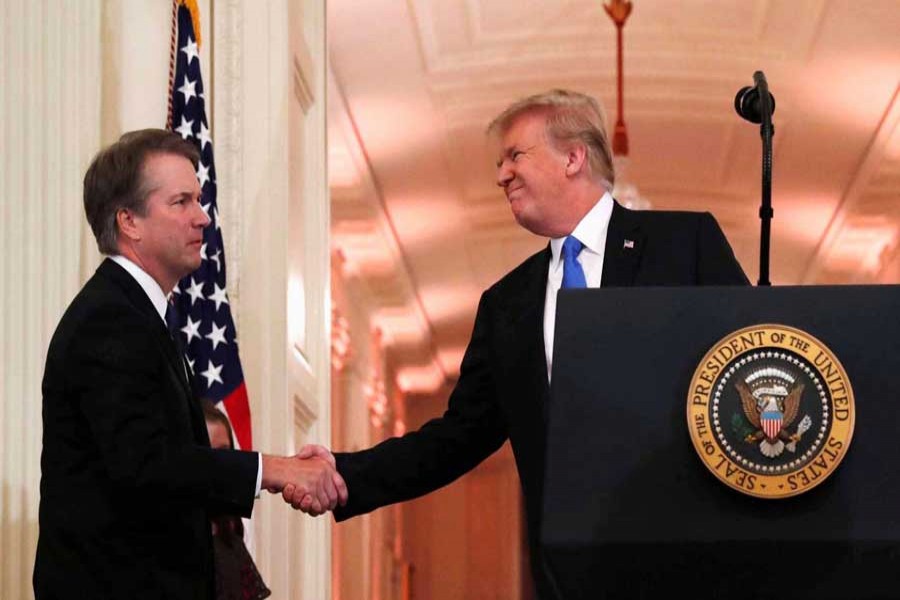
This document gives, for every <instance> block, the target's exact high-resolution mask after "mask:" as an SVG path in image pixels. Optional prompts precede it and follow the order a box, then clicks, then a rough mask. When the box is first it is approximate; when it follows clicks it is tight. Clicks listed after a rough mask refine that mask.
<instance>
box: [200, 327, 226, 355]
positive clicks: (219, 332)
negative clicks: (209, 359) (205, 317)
mask: <svg viewBox="0 0 900 600" xmlns="http://www.w3.org/2000/svg"><path fill="white" fill-rule="evenodd" d="M204 337H205V338H206V339H208V340H209V341H210V342H212V347H213V350H215V349H216V348H217V347H218V346H219V344H227V343H228V342H226V341H225V326H222V327H219V326H218V325H216V324H215V322H213V324H212V331H210V332H209V333H207V334H206V335H205V336H204Z"/></svg>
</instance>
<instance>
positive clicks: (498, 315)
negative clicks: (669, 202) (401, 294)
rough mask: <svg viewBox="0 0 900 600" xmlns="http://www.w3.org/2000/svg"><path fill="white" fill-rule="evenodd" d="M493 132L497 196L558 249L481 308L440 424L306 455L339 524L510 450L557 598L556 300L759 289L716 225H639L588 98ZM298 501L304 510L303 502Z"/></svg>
mask: <svg viewBox="0 0 900 600" xmlns="http://www.w3.org/2000/svg"><path fill="white" fill-rule="evenodd" d="M488 133H489V134H490V135H491V136H492V137H493V138H494V139H495V140H496V141H497V142H499V144H498V150H497V163H496V166H497V185H498V186H500V188H502V189H503V191H504V193H505V195H506V199H507V201H508V202H509V205H510V209H511V210H512V213H513V216H514V217H515V219H516V221H517V222H518V223H519V224H520V225H521V226H522V227H524V228H525V229H527V230H528V231H530V232H532V233H535V234H537V235H540V236H544V237H548V238H550V241H549V243H548V244H547V246H546V247H545V248H544V249H543V250H541V251H540V252H538V253H537V254H535V255H533V256H531V257H530V258H528V259H527V260H525V262H523V263H522V264H521V265H519V266H518V267H516V268H515V269H513V270H512V271H511V272H510V273H508V274H507V275H506V276H505V277H503V278H502V279H500V281H498V282H497V283H495V284H494V285H492V286H491V287H490V288H488V290H486V291H485V292H484V294H483V295H482V297H481V301H480V303H479V305H478V313H477V315H476V317H475V326H474V330H473V333H472V338H471V341H470V342H469V346H468V348H467V350H466V353H465V356H464V357H463V361H462V365H461V368H460V374H459V380H458V381H457V383H456V386H455V388H454V390H453V392H452V393H451V395H450V399H449V404H448V407H447V410H446V412H445V413H444V414H443V416H441V417H439V418H436V419H433V420H432V421H429V422H428V423H426V424H425V425H424V426H423V427H422V428H421V429H419V430H418V431H413V432H410V433H407V434H406V435H404V436H403V437H399V438H393V439H389V440H387V441H385V442H382V443H381V444H379V445H377V446H375V447H374V448H370V449H368V450H362V451H360V452H352V453H338V454H336V455H335V456H334V457H331V455H330V454H329V453H328V451H327V450H326V449H324V448H321V447H312V446H311V447H307V448H305V449H304V454H305V455H313V454H315V455H319V456H322V457H324V458H328V459H330V460H335V461H336V464H337V469H338V471H339V472H340V474H341V476H342V477H343V478H344V480H345V482H346V484H347V488H348V492H349V498H350V500H349V503H348V504H347V505H346V506H344V507H339V508H338V509H336V510H335V515H336V517H337V519H338V520H342V519H346V518H349V517H352V516H355V515H358V514H362V513H366V512H369V511H371V510H373V509H375V508H378V507H380V506H384V505H386V504H390V503H393V502H399V501H403V500H408V499H411V498H415V497H417V496H421V495H423V494H426V493H428V492H430V491H432V490H435V489H437V488H439V487H441V486H444V485H446V484H448V483H450V482H451V481H453V480H454V479H456V478H457V477H459V476H460V475H462V474H464V473H466V472H467V471H469V470H471V469H472V468H474V467H475V466H476V465H477V464H478V463H480V462H481V461H482V460H484V459H485V458H487V457H488V456H489V455H490V454H491V453H493V452H494V451H496V450H497V449H498V448H500V446H501V445H502V444H503V442H505V441H506V440H507V439H509V440H510V441H511V443H512V449H513V452H514V454H515V458H516V464H517V467H518V470H519V478H520V480H521V483H522V490H523V493H524V497H525V509H526V515H527V522H528V538H529V546H530V550H531V567H532V573H533V575H534V580H535V584H536V588H537V592H538V595H539V596H540V597H541V598H545V599H546V598H558V597H559V593H558V591H557V588H556V584H555V582H554V579H553V574H552V572H551V570H550V569H549V568H548V566H547V564H546V561H545V560H544V557H543V556H542V553H541V549H540V545H539V539H540V529H541V503H542V497H543V485H544V459H545V446H546V416H547V408H548V405H549V400H550V391H549V390H550V388H549V381H550V376H551V371H552V356H553V334H554V323H555V318H556V294H557V292H558V291H559V289H560V288H561V287H591V288H594V287H616V286H650V285H746V284H747V283H748V281H747V277H746V276H745V275H744V272H743V270H742V269H741V267H740V265H739V264H738V262H737V261H736V260H735V258H734V254H733V253H732V251H731V247H730V246H729V245H728V242H727V240H726V239H725V236H724V235H723V234H722V231H721V230H720V229H719V226H718V225H717V223H716V221H715V219H713V217H712V215H710V214H709V213H688V212H661V211H647V212H635V211H631V210H628V209H626V208H624V207H622V206H620V205H619V204H618V203H616V202H615V200H614V199H613V198H612V196H611V195H610V190H611V189H612V185H613V182H614V181H615V173H614V170H613V163H612V152H611V150H610V146H609V140H608V137H607V134H606V127H605V124H604V115H603V111H602V109H601V108H600V105H599V104H598V103H597V101H596V100H595V99H593V98H591V97H590V96H587V95H585V94H580V93H577V92H571V91H566V90H552V91H550V92H547V93H544V94H539V95H535V96H530V97H528V98H525V99H523V100H520V101H518V102H516V103H514V104H512V105H511V106H510V107H509V108H507V109H506V110H505V111H503V112H502V113H501V114H500V115H499V116H498V117H497V118H496V119H494V121H492V122H491V124H490V126H489V127H488ZM610 318H611V319H614V318H616V317H615V315H610ZM573 458H577V457H573ZM291 493H292V490H291V489H290V488H288V489H287V490H286V494H291ZM291 499H292V500H293V501H294V502H295V503H298V504H299V505H300V506H301V508H302V507H303V502H304V501H305V499H304V498H303V495H302V494H300V493H294V494H293V496H292V497H291Z"/></svg>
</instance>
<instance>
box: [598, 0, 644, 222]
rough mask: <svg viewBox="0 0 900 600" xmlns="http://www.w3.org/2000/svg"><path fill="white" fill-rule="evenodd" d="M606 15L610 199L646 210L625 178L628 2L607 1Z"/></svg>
mask: <svg viewBox="0 0 900 600" xmlns="http://www.w3.org/2000/svg"><path fill="white" fill-rule="evenodd" d="M603 8H604V10H606V14H607V15H609V18H610V19H612V22H613V23H614V24H615V26H616V59H617V60H616V93H617V102H616V126H615V130H614V133H613V141H612V150H613V167H614V168H615V172H616V184H615V187H613V190H612V195H613V197H615V199H616V200H618V202H619V203H620V204H622V205H623V206H625V207H626V208H630V209H633V210H645V209H648V208H650V201H649V200H647V199H646V198H644V197H643V196H642V195H641V193H640V192H639V191H638V189H637V186H636V185H635V184H634V183H632V182H631V181H630V179H629V178H628V128H627V127H626V126H625V110H624V102H625V101H624V96H623V88H624V76H623V72H622V71H623V69H622V62H623V61H622V29H623V28H624V27H625V21H627V20H628V16H629V15H630V14H631V9H632V3H631V0H608V2H606V3H604V4H603Z"/></svg>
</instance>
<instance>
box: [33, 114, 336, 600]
mask: <svg viewBox="0 0 900 600" xmlns="http://www.w3.org/2000/svg"><path fill="white" fill-rule="evenodd" d="M197 160H198V154H197V151H196V149H195V148H194V147H193V146H192V145H191V144H190V143H188V142H186V141H184V140H182V139H181V137H180V136H179V135H177V134H174V133H172V132H167V131H161V130H151V129H148V130H143V131H136V132H132V133H129V134H126V135H124V136H122V138H121V139H120V140H119V141H118V142H117V143H115V144H113V145H112V146H110V147H109V148H107V149H105V150H103V151H101V152H100V153H99V154H98V155H97V156H96V158H95V159H94V161H93V163H92V164H91V167H90V168H89V169H88V172H87V174H86V175H85V179H84V205H85V212H86V214H87V218H88V221H89V222H90V225H91V228H92V230H93V232H94V235H95V237H96V239H97V244H98V246H99V248H100V251H101V252H103V253H104V254H107V255H109V258H107V259H106V260H104V262H103V263H102V264H101V265H100V267H99V268H98V269H97V272H96V274H95V275H94V276H93V277H92V278H91V279H90V280H89V281H88V282H87V284H86V285H85V286H84V288H83V289H82V290H81V292H79V294H78V295H77V296H76V297H75V299H74V300H73V301H72V304H71V305H70V306H69V308H68V309H67V310H66V312H65V314H64V315H63V317H62V320H61V321H60V323H59V326H58V327H57V329H56V332H55V334H54V335H53V339H52V341H51V342H50V348H49V350H48V352H47V364H46V368H45V371H44V380H43V424H44V431H43V452H42V455H41V503H40V516H39V524H40V535H39V539H38V548H37V556H36V560H35V567H34V591H35V597H36V598H37V599H38V600H43V599H55V598H73V597H76V598H92V599H98V598H110V599H116V600H120V599H122V598H132V599H135V598H155V599H156V598H158V599H164V598H165V599H173V598H184V599H211V598H213V559H212V542H211V536H210V534H211V529H210V514H211V513H224V514H241V515H245V516H249V515H250V512H251V509H252V507H253V501H254V498H255V496H256V495H257V494H258V493H259V491H260V489H261V488H266V489H269V490H272V491H280V490H281V489H282V488H283V487H284V485H285V484H287V483H291V484H292V485H295V486H297V487H298V488H305V489H306V490H307V491H308V492H310V493H311V494H312V496H314V497H315V499H314V500H312V501H311V504H312V505H313V507H312V512H320V511H323V510H325V509H328V508H333V507H334V506H335V504H336V503H337V502H338V501H339V500H341V499H342V498H345V497H346V491H345V490H344V489H343V488H342V486H343V482H342V481H340V477H339V476H337V475H336V474H335V473H334V471H333V468H332V467H331V465H329V464H327V463H326V462H325V461H322V460H319V459H317V460H316V461H301V460H297V459H294V458H282V457H276V456H269V455H261V454H258V453H256V452H235V451H231V450H213V449H211V448H210V447H209V438H208V436H207V431H206V426H205V423H204V418H203V413H202V411H201V408H200V405H199V403H198V402H197V399H196V398H194V397H193V396H192V394H191V391H190V390H191V386H190V384H189V378H188V370H187V368H186V363H185V361H184V358H183V356H182V355H181V352H180V350H179V349H178V347H177V345H176V342H175V341H174V340H173V338H172V337H171V336H170V334H169V331H168V329H167V327H166V325H165V318H164V315H165V311H166V307H167V302H166V296H167V294H168V293H169V292H170V291H171V290H172V288H173V287H174V286H175V284H176V283H177V281H178V280H179V279H180V278H181V277H183V276H185V275H186V274H188V273H190V272H192V271H194V270H195V269H196V268H197V267H198V266H199V265H200V261H201V256H200V247H201V243H202V232H203V228H204V227H206V226H207V225H208V224H209V217H208V216H207V215H206V214H205V213H204V211H203V210H202V209H201V207H200V202H199V201H200V186H199V183H198V181H197V177H196V171H195V169H196V167H195V165H196V162H197Z"/></svg>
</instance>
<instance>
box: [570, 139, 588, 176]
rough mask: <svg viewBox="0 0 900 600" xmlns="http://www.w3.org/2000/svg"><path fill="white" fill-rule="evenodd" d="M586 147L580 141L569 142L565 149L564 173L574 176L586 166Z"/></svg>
mask: <svg viewBox="0 0 900 600" xmlns="http://www.w3.org/2000/svg"><path fill="white" fill-rule="evenodd" d="M587 160H588V153H587V147H586V146H585V145H584V144H581V143H573V144H570V145H569V147H568V148H567V149H566V175H568V176H569V177H572V176H575V175H577V174H578V173H580V172H582V171H583V170H584V169H585V167H586V166H587Z"/></svg>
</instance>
